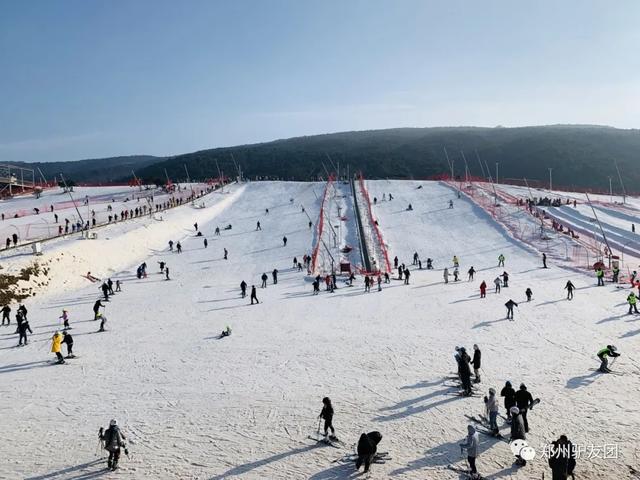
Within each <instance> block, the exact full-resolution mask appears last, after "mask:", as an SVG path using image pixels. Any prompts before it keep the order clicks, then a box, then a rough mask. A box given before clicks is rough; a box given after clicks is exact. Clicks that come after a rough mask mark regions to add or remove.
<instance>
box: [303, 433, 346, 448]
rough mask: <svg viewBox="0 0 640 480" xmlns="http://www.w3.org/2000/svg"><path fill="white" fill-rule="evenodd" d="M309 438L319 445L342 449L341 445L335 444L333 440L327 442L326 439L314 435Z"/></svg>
mask: <svg viewBox="0 0 640 480" xmlns="http://www.w3.org/2000/svg"><path fill="white" fill-rule="evenodd" d="M307 438H308V439H309V440H314V441H316V442H317V443H323V444H324V445H328V446H330V447H333V448H340V445H339V444H338V443H333V442H332V441H331V440H327V439H325V438H317V437H314V436H312V435H309V436H308V437H307Z"/></svg>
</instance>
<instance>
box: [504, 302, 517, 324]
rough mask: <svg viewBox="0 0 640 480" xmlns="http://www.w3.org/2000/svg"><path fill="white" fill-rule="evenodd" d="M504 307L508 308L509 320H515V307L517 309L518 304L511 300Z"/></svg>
mask: <svg viewBox="0 0 640 480" xmlns="http://www.w3.org/2000/svg"><path fill="white" fill-rule="evenodd" d="M504 306H505V307H507V318H510V319H511V320H513V307H517V306H518V304H517V303H516V302H514V301H513V300H511V299H509V301H508V302H507V303H505V304H504Z"/></svg>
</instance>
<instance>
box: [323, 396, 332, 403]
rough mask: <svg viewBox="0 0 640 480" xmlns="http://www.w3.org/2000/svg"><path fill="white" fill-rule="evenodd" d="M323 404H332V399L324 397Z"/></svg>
mask: <svg viewBox="0 0 640 480" xmlns="http://www.w3.org/2000/svg"><path fill="white" fill-rule="evenodd" d="M322 403H324V404H325V405H326V404H328V403H331V399H330V398H329V397H324V398H323V399H322Z"/></svg>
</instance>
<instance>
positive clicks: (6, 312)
mask: <svg viewBox="0 0 640 480" xmlns="http://www.w3.org/2000/svg"><path fill="white" fill-rule="evenodd" d="M1 311H2V325H4V321H5V320H6V321H7V325H11V317H9V314H10V313H11V307H10V306H9V305H5V306H4V307H2V310H1Z"/></svg>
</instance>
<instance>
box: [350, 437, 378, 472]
mask: <svg viewBox="0 0 640 480" xmlns="http://www.w3.org/2000/svg"><path fill="white" fill-rule="evenodd" d="M380 440H382V434H381V433H380V432H369V433H363V434H362V435H360V440H358V460H356V470H360V467H361V466H362V465H363V464H364V471H365V473H366V472H368V471H369V467H370V466H371V463H372V462H373V458H374V457H375V454H376V452H377V451H378V444H379V443H380Z"/></svg>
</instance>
